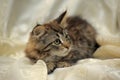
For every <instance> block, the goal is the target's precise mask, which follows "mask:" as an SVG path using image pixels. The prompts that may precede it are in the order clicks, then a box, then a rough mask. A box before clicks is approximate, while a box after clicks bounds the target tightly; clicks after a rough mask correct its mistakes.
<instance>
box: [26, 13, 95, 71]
mask: <svg viewBox="0 0 120 80" xmlns="http://www.w3.org/2000/svg"><path fill="white" fill-rule="evenodd" d="M65 15H66V11H65V12H63V13H62V14H61V15H60V16H59V17H58V18H57V19H55V20H53V21H51V22H49V23H45V24H43V25H37V26H35V27H34V28H33V30H32V32H31V33H30V38H29V41H28V44H27V46H26V49H25V52H26V56H27V57H28V58H30V59H31V60H32V61H35V62H36V61H37V60H39V59H41V60H44V61H45V62H46V65H47V67H48V73H51V72H53V71H54V69H55V68H61V67H69V66H71V65H73V64H75V63H76V62H77V61H78V60H80V59H84V58H91V57H93V56H92V54H93V52H94V51H95V50H96V48H97V47H96V44H97V43H96V41H95V35H96V32H95V30H94V29H93V27H92V26H91V25H90V24H89V23H87V22H86V21H85V20H83V19H81V18H79V17H77V16H73V17H66V16H65Z"/></svg>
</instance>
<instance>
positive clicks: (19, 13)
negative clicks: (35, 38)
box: [0, 0, 120, 80]
mask: <svg viewBox="0 0 120 80" xmlns="http://www.w3.org/2000/svg"><path fill="white" fill-rule="evenodd" d="M119 4H120V0H0V55H1V56H3V55H4V56H7V58H8V59H7V58H5V57H4V58H1V57H0V60H3V62H0V65H4V66H7V67H4V68H2V66H0V72H2V71H3V69H8V67H10V68H11V67H12V66H14V67H15V68H12V69H10V70H8V71H6V73H7V72H9V74H10V75H6V73H0V75H6V76H5V77H1V76H0V80H8V79H9V80H10V79H11V80H13V79H14V80H18V79H21V80H24V77H23V75H22V74H21V73H20V72H19V71H20V70H23V69H24V68H22V67H21V66H22V65H23V66H25V67H26V66H28V64H27V63H23V62H25V61H26V60H25V61H24V60H22V62H19V60H21V59H22V58H20V57H24V55H23V56H21V54H24V52H23V51H24V48H25V45H26V42H27V40H28V37H29V33H30V31H31V30H32V29H33V27H34V26H35V25H36V24H37V23H39V24H43V23H44V22H48V21H50V20H53V19H54V18H56V17H58V16H59V15H60V14H61V13H62V12H63V11H65V10H67V12H68V13H67V14H68V16H72V15H78V16H81V17H82V18H83V19H85V20H87V21H88V22H89V23H90V24H92V25H93V27H94V28H95V29H96V31H97V33H98V35H97V36H96V40H97V42H98V43H99V44H100V45H101V47H100V48H98V49H97V51H96V52H95V53H94V57H95V58H99V59H110V60H97V59H92V60H91V59H88V60H84V61H83V62H82V63H81V62H80V63H78V64H76V65H75V66H72V67H70V68H62V69H58V70H56V71H55V73H53V74H51V75H49V76H48V80H58V79H60V78H63V79H62V80H70V79H71V80H96V79H97V80H120V77H119V76H120V74H119V72H120V65H117V64H119V63H120V59H119V58H120V51H119V50H120V5H119ZM9 57H10V59H9ZM14 58H15V59H14ZM113 58H114V59H113ZM116 58H117V59H116ZM6 63H7V64H6ZM109 63H110V64H109ZM8 64H10V65H9V66H8ZM17 64H21V66H20V67H19V66H18V65H17ZM35 65H36V64H35ZM91 65H92V66H91ZM109 65H110V66H109ZM112 65H117V66H112ZM29 66H30V67H31V68H28V69H27V68H25V69H24V70H25V71H30V72H32V73H33V76H32V77H31V78H29V77H28V76H27V77H28V78H27V80H40V77H44V79H43V78H41V79H43V80H45V79H46V78H47V74H46V66H45V65H44V62H41V61H40V64H39V65H38V66H40V67H41V69H40V71H39V68H38V67H37V68H36V67H34V65H32V64H29ZM43 66H44V67H43ZM89 66H90V68H89ZM33 68H36V69H38V71H37V72H36V71H35V70H34V69H33ZM14 69H15V70H14ZM31 69H32V70H31ZM70 69H72V70H71V71H70ZM102 69H103V72H102ZM41 70H43V71H41ZM64 70H65V71H66V74H65V75H67V77H65V75H64V73H65V72H64ZM14 71H16V75H18V76H19V75H21V76H19V77H15V76H16V75H14V74H15V72H14ZM34 71H35V73H34ZM79 71H80V72H79ZM99 71H100V72H99ZM109 72H110V73H109ZM17 73H18V74H17ZM36 74H38V75H39V74H40V75H41V76H40V77H37V78H35V77H36V76H37V75H36ZM60 74H62V75H60ZM76 74H77V75H76ZM11 75H12V76H11ZM25 75H28V74H25ZM86 75H87V76H86ZM91 76H92V77H91ZM107 76H108V77H107ZM59 77H60V78H59ZM17 78H18V79H17ZM98 78H99V79H98ZM25 80H26V79H25Z"/></svg>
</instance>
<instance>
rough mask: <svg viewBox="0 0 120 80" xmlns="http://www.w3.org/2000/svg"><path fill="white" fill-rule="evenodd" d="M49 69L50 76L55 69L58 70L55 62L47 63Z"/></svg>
mask: <svg viewBox="0 0 120 80" xmlns="http://www.w3.org/2000/svg"><path fill="white" fill-rule="evenodd" d="M46 65H47V69H48V74H50V73H52V72H53V71H54V69H55V68H56V66H55V64H54V63H53V62H47V63H46Z"/></svg>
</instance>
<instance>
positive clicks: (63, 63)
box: [57, 62, 71, 68]
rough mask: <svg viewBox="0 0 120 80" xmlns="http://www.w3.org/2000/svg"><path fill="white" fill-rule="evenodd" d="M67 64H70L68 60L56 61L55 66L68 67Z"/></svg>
mask: <svg viewBox="0 0 120 80" xmlns="http://www.w3.org/2000/svg"><path fill="white" fill-rule="evenodd" d="M69 66H71V64H70V63H68V62H58V63H57V67H59V68H63V67H69Z"/></svg>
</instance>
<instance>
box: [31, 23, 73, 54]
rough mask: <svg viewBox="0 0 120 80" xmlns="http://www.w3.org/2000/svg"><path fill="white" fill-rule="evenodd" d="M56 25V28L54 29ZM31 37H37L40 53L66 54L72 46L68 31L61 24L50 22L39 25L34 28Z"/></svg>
mask: <svg viewBox="0 0 120 80" xmlns="http://www.w3.org/2000/svg"><path fill="white" fill-rule="evenodd" d="M53 24H54V23H53ZM54 27H56V28H55V29H54ZM57 28H58V29H57ZM31 37H33V38H36V39H35V40H36V42H37V44H36V49H38V50H39V53H38V54H44V53H48V54H49V55H51V56H66V55H67V54H68V52H69V51H70V48H71V40H70V37H69V35H68V33H67V31H66V30H65V29H62V28H60V25H59V24H55V25H52V23H50V24H46V25H42V26H38V27H36V28H34V30H33V32H32V35H31Z"/></svg>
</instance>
